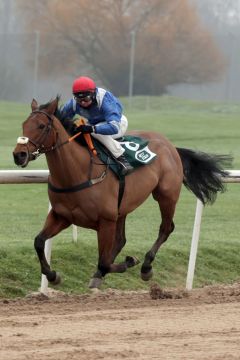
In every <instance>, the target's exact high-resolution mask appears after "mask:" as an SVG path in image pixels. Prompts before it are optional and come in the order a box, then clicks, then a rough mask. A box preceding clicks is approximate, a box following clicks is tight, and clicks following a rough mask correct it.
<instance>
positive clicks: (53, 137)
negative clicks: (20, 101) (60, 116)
mask: <svg viewBox="0 0 240 360" xmlns="http://www.w3.org/2000/svg"><path fill="white" fill-rule="evenodd" d="M58 100H59V97H57V98H56V99H55V100H53V101H50V102H49V103H47V104H45V105H41V106H39V105H38V103H37V101H36V100H35V99H33V100H32V104H31V107H32V112H31V114H30V115H29V117H28V118H27V119H26V120H25V121H24V123H23V125H22V128H23V135H22V136H21V137H19V138H18V139H17V145H16V147H15V149H14V151H13V157H14V162H15V164H16V165H18V166H21V167H26V166H27V165H28V163H29V161H31V160H35V159H36V158H37V157H38V156H39V155H40V154H42V153H46V152H48V151H50V150H52V149H53V148H54V146H55V145H56V141H57V131H56V129H55V128H54V126H53V121H54V113H55V111H56V110H57V107H58Z"/></svg>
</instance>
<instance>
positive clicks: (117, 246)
mask: <svg viewBox="0 0 240 360" xmlns="http://www.w3.org/2000/svg"><path fill="white" fill-rule="evenodd" d="M125 221H126V216H124V217H121V218H119V219H118V221H117V228H116V236H115V242H114V245H113V252H112V254H113V259H112V263H114V260H115V258H116V257H117V256H118V254H119V253H120V252H121V250H122V248H123V247H124V245H125V244H126V235H125ZM139 262H140V261H139V260H138V259H137V258H136V257H134V256H126V258H125V261H124V262H122V263H120V264H112V266H111V272H119V269H120V270H121V272H124V271H126V270H127V269H128V268H130V267H133V266H135V265H137V264H139Z"/></svg>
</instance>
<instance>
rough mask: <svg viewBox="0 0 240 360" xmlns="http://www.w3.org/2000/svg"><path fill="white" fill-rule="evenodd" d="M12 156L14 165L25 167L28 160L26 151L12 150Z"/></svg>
mask: <svg viewBox="0 0 240 360" xmlns="http://www.w3.org/2000/svg"><path fill="white" fill-rule="evenodd" d="M13 158H14V162H15V164H16V165H18V166H21V167H23V168H24V167H26V166H27V164H28V162H29V155H28V152H27V151H19V152H13Z"/></svg>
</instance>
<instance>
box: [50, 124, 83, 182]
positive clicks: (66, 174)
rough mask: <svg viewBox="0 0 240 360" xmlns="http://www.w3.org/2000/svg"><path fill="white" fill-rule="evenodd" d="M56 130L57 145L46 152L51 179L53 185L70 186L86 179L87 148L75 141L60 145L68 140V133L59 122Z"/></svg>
mask: <svg viewBox="0 0 240 360" xmlns="http://www.w3.org/2000/svg"><path fill="white" fill-rule="evenodd" d="M55 127H56V129H57V132H58V140H57V144H58V147H57V148H56V149H55V150H53V151H50V152H48V153H46V159H47V163H48V168H49V171H50V174H51V180H52V181H53V182H54V185H58V186H70V185H71V184H73V183H74V184H76V183H77V182H81V181H84V180H86V175H85V174H87V172H88V168H89V154H88V152H87V150H86V149H85V148H84V147H83V146H81V145H79V144H78V143H76V142H75V141H72V142H69V143H66V144H65V145H61V144H62V143H64V142H65V141H67V140H68V138H69V135H68V134H67V132H66V130H65V129H64V128H63V126H62V125H61V124H60V123H58V122H57V123H56V125H55Z"/></svg>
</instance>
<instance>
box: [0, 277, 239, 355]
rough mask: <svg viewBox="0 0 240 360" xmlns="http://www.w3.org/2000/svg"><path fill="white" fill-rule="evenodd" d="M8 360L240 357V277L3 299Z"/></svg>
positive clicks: (2, 336)
mask: <svg viewBox="0 0 240 360" xmlns="http://www.w3.org/2000/svg"><path fill="white" fill-rule="evenodd" d="M0 359H1V360H23V359H24V360H25V359H31V360H35V359H38V360H39V359H41V360H45V359H48V360H71V359H73V360H75V359H76V360H82V359H84V360H97V359H106V360H110V359H111V360H112V359H127V360H131V359H138V360H146V359H159V360H160V359H161V360H168V359H169V360H174V359H186V360H191V359H194V360H233V359H234V360H235V359H236V360H237V359H238V360H239V359H240V282H239V283H235V284H233V285H231V286H218V287H205V288H202V289H195V290H193V291H191V292H186V291H183V290H171V289H170V290H168V291H167V290H165V289H164V290H162V289H160V288H159V287H158V286H157V285H152V287H151V289H150V291H149V292H120V291H117V290H111V289H109V290H107V291H104V292H99V293H93V294H89V295H79V296H73V295H66V294H63V293H61V292H52V291H51V292H50V293H49V297H46V296H44V295H41V294H35V295H31V296H28V297H26V298H24V299H17V300H0Z"/></svg>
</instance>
